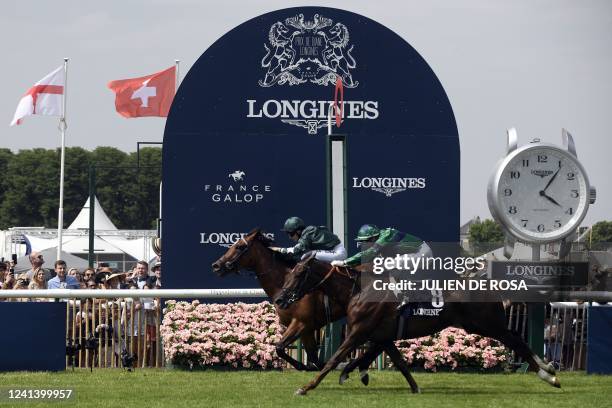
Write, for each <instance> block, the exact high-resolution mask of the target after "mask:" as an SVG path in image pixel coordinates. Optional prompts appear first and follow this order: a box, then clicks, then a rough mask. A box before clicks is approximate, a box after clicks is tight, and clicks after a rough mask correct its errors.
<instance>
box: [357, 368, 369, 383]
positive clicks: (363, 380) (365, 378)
mask: <svg viewBox="0 0 612 408" xmlns="http://www.w3.org/2000/svg"><path fill="white" fill-rule="evenodd" d="M359 375H360V376H361V378H360V379H361V383H362V384H363V385H368V384H369V383H370V374H368V372H367V371H365V372H364V371H360V372H359Z"/></svg>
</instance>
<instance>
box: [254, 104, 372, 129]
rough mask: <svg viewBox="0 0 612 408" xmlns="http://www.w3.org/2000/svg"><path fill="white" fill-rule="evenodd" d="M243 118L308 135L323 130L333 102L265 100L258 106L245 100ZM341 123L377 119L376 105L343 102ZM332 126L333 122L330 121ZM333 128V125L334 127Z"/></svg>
mask: <svg viewBox="0 0 612 408" xmlns="http://www.w3.org/2000/svg"><path fill="white" fill-rule="evenodd" d="M246 102H247V105H248V113H247V118H267V119H277V118H279V119H280V120H281V121H282V122H283V123H287V124H289V125H294V126H300V127H303V128H305V129H306V130H307V131H308V133H309V134H316V133H317V131H318V130H319V129H320V128H322V127H324V126H327V116H328V114H329V109H330V106H332V105H333V103H334V101H312V100H303V101H300V100H280V101H277V100H275V99H268V100H267V101H265V102H264V103H263V104H259V103H258V102H257V100H256V99H247V101H246ZM342 117H343V119H378V102H376V101H344V102H343V104H342ZM332 122H333V121H332ZM334 126H335V123H334Z"/></svg>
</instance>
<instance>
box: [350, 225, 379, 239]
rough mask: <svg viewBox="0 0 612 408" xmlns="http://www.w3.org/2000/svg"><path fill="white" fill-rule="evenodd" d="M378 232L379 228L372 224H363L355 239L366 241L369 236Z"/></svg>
mask: <svg viewBox="0 0 612 408" xmlns="http://www.w3.org/2000/svg"><path fill="white" fill-rule="evenodd" d="M379 234H380V228H378V227H377V226H376V225H374V224H363V225H362V226H361V227H360V228H359V232H357V238H355V241H367V240H369V239H370V238H373V237H377V236H378V235H379Z"/></svg>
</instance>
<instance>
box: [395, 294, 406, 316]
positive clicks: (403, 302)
mask: <svg viewBox="0 0 612 408" xmlns="http://www.w3.org/2000/svg"><path fill="white" fill-rule="evenodd" d="M406 306H408V296H407V295H404V297H403V298H402V301H401V302H400V304H399V305H398V306H397V311H398V312H399V314H402V313H403V312H404V309H405V308H406Z"/></svg>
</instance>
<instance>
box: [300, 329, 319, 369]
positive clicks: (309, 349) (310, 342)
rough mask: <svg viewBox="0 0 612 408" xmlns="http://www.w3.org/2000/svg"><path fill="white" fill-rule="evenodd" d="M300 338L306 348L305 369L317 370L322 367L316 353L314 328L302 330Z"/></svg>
mask: <svg viewBox="0 0 612 408" xmlns="http://www.w3.org/2000/svg"><path fill="white" fill-rule="evenodd" d="M301 340H302V345H303V346H304V349H305V350H306V355H307V356H308V365H307V370H309V371H319V370H320V369H321V368H323V364H322V363H321V361H320V360H319V356H318V355H317V351H318V347H317V346H318V345H317V341H316V340H315V335H314V330H307V329H306V330H303V331H302V337H301Z"/></svg>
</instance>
